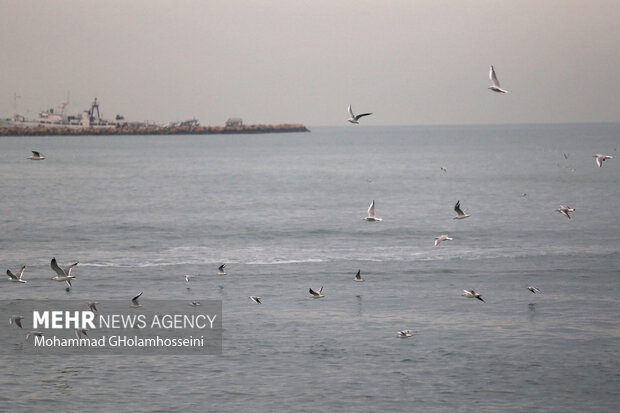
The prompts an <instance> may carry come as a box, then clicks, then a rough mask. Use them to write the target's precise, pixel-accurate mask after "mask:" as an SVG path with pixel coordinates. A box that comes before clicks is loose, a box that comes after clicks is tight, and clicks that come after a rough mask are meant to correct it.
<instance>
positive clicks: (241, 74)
mask: <svg viewBox="0 0 620 413" xmlns="http://www.w3.org/2000/svg"><path fill="white" fill-rule="evenodd" d="M619 22H620V1H618V0H582V1H581V0H511V1H498V0H469V1H468V0H459V1H454V0H450V1H443V0H409V1H405V0H399V1H397V0H384V1H377V0H355V1H349V0H311V1H308V0H271V1H268V0H246V1H241V0H202V1H197V0H196V1H191V0H131V1H126V0H120V1H117V0H105V1H98V2H91V1H82V0H50V1H38V0H0V117H3V118H4V117H10V116H12V114H13V106H14V98H13V96H14V94H17V95H18V96H20V97H19V98H18V99H17V111H18V112H19V113H21V114H23V115H26V116H27V117H35V116H36V114H37V113H38V111H40V110H44V109H48V108H50V107H58V106H59V105H60V103H62V102H63V101H65V100H66V99H67V96H69V99H70V103H69V105H68V107H67V109H68V113H69V114H77V113H79V112H81V111H83V110H84V109H87V108H89V107H90V103H91V102H92V100H93V98H94V97H97V99H98V101H99V104H100V111H101V114H102V116H103V117H104V118H113V117H114V116H116V115H117V114H121V115H123V116H125V118H126V119H127V120H133V121H145V120H149V121H158V122H167V121H179V120H186V119H191V118H196V119H198V120H199V121H200V123H201V124H202V125H223V124H224V122H225V121H226V119H228V118H229V117H241V118H243V120H244V122H245V123H246V124H251V123H261V124H277V123H303V124H305V125H307V126H321V125H348V123H347V121H346V120H347V118H348V113H347V106H348V105H349V104H351V105H352V106H353V109H354V111H355V112H357V113H361V112H372V113H373V115H372V116H369V117H365V118H363V119H362V121H361V125H357V126H355V127H359V126H361V127H363V126H364V125H435V124H503V123H560V122H599V121H602V122H617V121H620V98H619V97H620V23H619ZM490 65H494V67H495V70H496V72H497V76H498V78H499V80H500V82H501V85H502V87H503V88H505V89H507V90H509V91H510V93H509V94H499V93H494V92H492V91H490V90H488V89H487V88H488V86H489V85H490V80H489V77H488V74H489V66H490Z"/></svg>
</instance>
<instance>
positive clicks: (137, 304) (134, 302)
mask: <svg viewBox="0 0 620 413" xmlns="http://www.w3.org/2000/svg"><path fill="white" fill-rule="evenodd" d="M143 292H144V291H140V294H138V295H136V296H135V297H134V298H132V299H131V302H132V304H133V305H132V306H133V307H136V308H137V307H142V305H141V304H140V303H139V302H138V298H140V296H141V295H142V293H143Z"/></svg>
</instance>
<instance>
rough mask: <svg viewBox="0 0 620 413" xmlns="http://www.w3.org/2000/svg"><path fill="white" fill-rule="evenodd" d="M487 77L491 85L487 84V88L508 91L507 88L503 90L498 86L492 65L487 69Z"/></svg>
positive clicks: (502, 91)
mask: <svg viewBox="0 0 620 413" xmlns="http://www.w3.org/2000/svg"><path fill="white" fill-rule="evenodd" d="M489 79H491V83H492V85H491V86H489V89H491V90H492V91H493V92H498V93H508V91H507V90H504V89H502V88H501V87H500V86H499V80H497V75H496V74H495V69H494V68H493V66H491V69H490V70H489Z"/></svg>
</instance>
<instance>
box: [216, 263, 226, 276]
mask: <svg viewBox="0 0 620 413" xmlns="http://www.w3.org/2000/svg"><path fill="white" fill-rule="evenodd" d="M224 267H226V264H222V265H220V266H219V267H217V274H218V275H226V271H224Z"/></svg>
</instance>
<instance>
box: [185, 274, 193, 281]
mask: <svg viewBox="0 0 620 413" xmlns="http://www.w3.org/2000/svg"><path fill="white" fill-rule="evenodd" d="M192 278H194V277H192V276H191V275H185V282H189V280H190V279H192Z"/></svg>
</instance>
